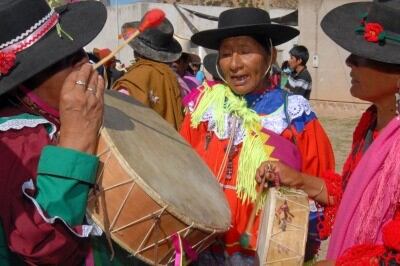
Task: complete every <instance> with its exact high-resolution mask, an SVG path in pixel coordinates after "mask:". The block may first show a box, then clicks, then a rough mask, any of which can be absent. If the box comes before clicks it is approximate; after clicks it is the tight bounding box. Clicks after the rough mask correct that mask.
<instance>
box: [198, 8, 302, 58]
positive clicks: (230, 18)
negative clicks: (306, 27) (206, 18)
mask: <svg viewBox="0 0 400 266" xmlns="http://www.w3.org/2000/svg"><path fill="white" fill-rule="evenodd" d="M297 35H299V31H298V30H297V29H295V28H292V27H289V26H285V25H280V24H272V23H271V19H270V16H269V14H268V12H267V11H265V10H262V9H259V8H253V7H241V8H233V9H228V10H225V11H224V12H222V13H221V14H220V15H219V18H218V28H217V29H211V30H205V31H200V32H198V33H195V34H194V35H193V36H192V42H194V43H195V44H197V45H200V46H203V47H206V48H209V49H214V50H218V49H219V45H220V43H221V41H222V40H224V39H226V38H229V37H236V36H257V37H263V38H265V43H268V41H267V39H268V38H269V39H271V41H272V45H273V46H276V45H279V44H282V43H285V42H287V41H289V40H291V39H293V38H294V37H296V36H297Z"/></svg>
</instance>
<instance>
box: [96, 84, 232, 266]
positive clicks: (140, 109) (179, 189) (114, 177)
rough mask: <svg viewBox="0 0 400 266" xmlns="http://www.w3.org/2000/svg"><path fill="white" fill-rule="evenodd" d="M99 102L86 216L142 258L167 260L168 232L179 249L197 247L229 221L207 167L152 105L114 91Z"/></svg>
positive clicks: (170, 253)
mask: <svg viewBox="0 0 400 266" xmlns="http://www.w3.org/2000/svg"><path fill="white" fill-rule="evenodd" d="M105 104H106V107H105V120H104V129H103V130H102V132H101V138H100V142H99V145H98V151H97V155H98V156H99V158H100V159H101V162H102V165H101V167H100V168H99V172H98V180H97V188H96V189H94V190H93V192H92V193H91V195H90V197H89V203H88V213H89V214H90V216H91V218H92V219H93V220H94V221H95V222H96V223H97V224H98V225H100V227H102V229H103V230H104V231H105V233H106V234H108V235H109V236H111V238H112V239H113V240H114V241H115V242H116V243H118V244H119V245H120V246H121V247H123V248H124V249H125V250H127V251H128V252H130V253H131V254H132V255H134V256H136V257H138V258H139V259H141V260H143V261H145V262H147V263H150V264H157V265H166V264H171V263H173V261H174V259H175V250H176V247H175V246H174V245H173V243H172V242H173V241H172V239H175V240H177V239H182V241H179V244H180V245H181V247H182V249H185V246H186V247H187V246H191V247H192V248H193V249H194V250H195V251H197V252H200V251H202V250H203V249H205V248H206V247H207V246H208V245H209V244H211V243H212V242H213V240H214V238H215V237H216V236H217V235H218V234H219V233H222V232H224V231H226V230H228V228H229V224H230V210H229V206H228V203H227V201H226V200H225V196H224V194H223V192H222V191H221V189H220V187H219V184H218V183H217V182H216V180H215V177H214V176H213V174H212V173H211V171H210V170H209V169H208V167H207V166H206V164H205V163H203V161H202V160H201V159H200V157H199V156H198V155H197V154H196V153H195V152H194V151H193V150H192V148H191V146H190V145H189V144H187V143H186V141H185V140H184V139H182V138H181V137H180V135H179V133H178V132H176V131H175V130H174V129H173V128H172V127H171V126H170V125H169V124H168V123H167V122H165V121H164V120H163V119H162V118H161V117H160V116H159V115H158V114H157V113H155V112H154V111H153V110H151V109H149V108H147V107H144V106H142V105H141V104H139V103H138V102H136V101H134V100H133V99H131V98H130V97H126V96H123V95H121V94H120V93H117V92H107V93H106V95H105ZM178 235H179V236H180V237H177V236H178ZM175 244H176V241H175Z"/></svg>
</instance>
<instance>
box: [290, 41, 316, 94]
mask: <svg viewBox="0 0 400 266" xmlns="http://www.w3.org/2000/svg"><path fill="white" fill-rule="evenodd" d="M289 55H290V59H289V60H288V64H289V67H290V69H291V70H292V72H291V74H290V75H289V77H288V80H287V83H286V89H287V90H289V91H290V92H292V93H293V94H297V95H301V96H303V97H304V98H306V99H307V100H309V99H310V95H311V85H312V79H311V75H310V72H308V70H307V66H306V64H307V61H308V58H309V54H308V49H307V48H306V47H305V46H303V45H295V46H294V47H293V48H292V49H290V51H289Z"/></svg>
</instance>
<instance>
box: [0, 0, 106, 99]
mask: <svg viewBox="0 0 400 266" xmlns="http://www.w3.org/2000/svg"><path fill="white" fill-rule="evenodd" d="M56 11H57V12H59V13H60V20H59V22H60V25H61V27H62V29H63V30H64V31H65V32H67V33H68V34H69V35H70V36H71V37H72V38H73V40H72V41H71V40H70V39H68V38H67V37H65V36H62V38H60V37H59V36H58V33H57V30H56V27H54V28H53V29H51V30H50V31H49V32H48V33H47V34H46V35H45V36H44V37H43V38H42V39H40V40H39V41H38V42H37V43H35V44H34V45H32V46H31V47H29V48H27V49H26V50H23V51H21V52H19V53H17V55H16V64H15V67H14V68H12V69H11V70H10V72H9V73H8V74H7V75H4V76H1V77H0V95H1V94H3V93H5V92H7V91H9V90H11V89H12V88H15V87H16V86H18V85H19V84H21V83H23V82H24V81H26V80H28V79H29V78H32V77H33V76H35V75H36V74H38V73H40V72H41V71H43V70H45V69H46V68H48V67H50V66H52V65H53V64H55V63H57V62H58V61H60V60H61V59H63V58H65V57H67V56H69V55H71V54H73V53H75V52H77V51H78V50H79V49H81V48H82V47H84V46H85V45H87V44H88V43H89V42H90V41H92V40H93V39H94V38H95V37H96V36H97V35H98V33H99V32H100V31H101V29H102V28H103V26H104V24H105V22H106V19H107V10H106V8H105V7H104V5H103V4H101V3H100V2H97V1H83V2H78V3H73V4H68V5H67V6H63V7H60V8H57V9H56Z"/></svg>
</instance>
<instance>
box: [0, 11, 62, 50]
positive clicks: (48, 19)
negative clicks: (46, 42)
mask: <svg viewBox="0 0 400 266" xmlns="http://www.w3.org/2000/svg"><path fill="white" fill-rule="evenodd" d="M58 18H59V14H58V13H56V12H55V11H54V10H53V9H52V10H51V11H50V13H49V14H47V15H46V16H45V17H44V18H42V19H40V20H39V21H38V22H36V23H35V25H33V26H32V27H30V28H29V29H28V30H27V31H25V32H24V33H22V34H20V35H19V36H17V37H15V38H14V39H12V40H10V41H8V42H5V43H3V44H0V50H2V51H3V52H14V53H18V52H20V51H22V50H25V49H26V48H28V47H30V46H31V45H33V44H34V43H36V42H37V41H38V40H40V39H41V38H42V37H43V36H44V35H45V34H46V33H47V32H49V31H50V29H52V28H53V27H54V26H55V25H56V24H57V23H58Z"/></svg>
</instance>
